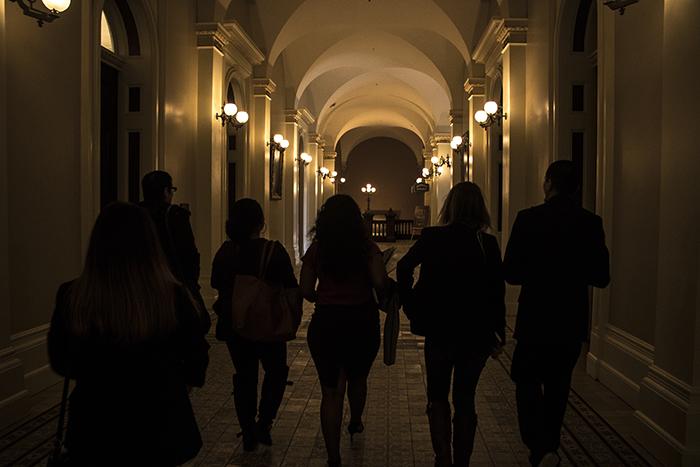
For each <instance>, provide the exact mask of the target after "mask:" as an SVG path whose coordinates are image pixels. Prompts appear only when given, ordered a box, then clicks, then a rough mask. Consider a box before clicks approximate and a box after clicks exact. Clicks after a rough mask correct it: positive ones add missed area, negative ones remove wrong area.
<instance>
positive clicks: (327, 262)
mask: <svg viewBox="0 0 700 467" xmlns="http://www.w3.org/2000/svg"><path fill="white" fill-rule="evenodd" d="M311 234H312V235H313V239H314V241H315V242H318V247H319V251H320V258H321V261H320V266H321V270H322V271H323V273H324V274H328V275H329V276H331V277H333V278H334V279H336V280H341V281H342V280H346V279H347V278H348V277H350V276H353V275H355V274H358V273H360V272H363V271H365V270H366V269H367V259H368V255H369V233H368V231H367V227H366V226H365V223H364V220H363V219H362V212H361V211H360V207H359V206H358V205H357V203H356V202H355V200H354V199H352V197H350V196H348V195H334V196H331V197H330V198H328V200H326V202H325V203H324V204H323V206H321V209H320V210H319V212H318V216H316V224H315V225H314V228H313V229H311Z"/></svg>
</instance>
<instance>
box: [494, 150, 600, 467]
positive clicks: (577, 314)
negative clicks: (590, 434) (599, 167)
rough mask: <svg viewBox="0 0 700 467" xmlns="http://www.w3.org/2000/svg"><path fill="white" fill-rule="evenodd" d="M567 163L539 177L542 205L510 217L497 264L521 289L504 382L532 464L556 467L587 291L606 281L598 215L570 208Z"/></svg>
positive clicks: (571, 178)
mask: <svg viewBox="0 0 700 467" xmlns="http://www.w3.org/2000/svg"><path fill="white" fill-rule="evenodd" d="M577 189H578V186H577V177H576V173H575V169H574V165H573V163H572V162H571V161H557V162H554V163H553V164H552V165H550V166H549V168H548V169H547V173H546V175H545V181H544V193H545V203H544V204H541V205H539V206H535V207H533V208H530V209H525V210H523V211H520V212H519V213H518V216H517V218H516V219H515V223H514V224H513V230H512V232H511V235H510V239H509V241H508V246H507V248H506V253H505V259H504V270H505V278H506V281H508V283H510V284H513V285H521V286H522V288H521V291H520V298H519V300H518V301H519V305H518V316H517V321H516V325H515V334H514V337H515V339H517V341H518V343H517V346H516V348H515V352H514V354H513V364H512V369H511V376H512V378H513V381H514V382H515V384H516V397H517V403H518V421H519V424H520V435H521V437H522V439H523V442H524V443H525V444H526V445H527V447H528V448H529V449H530V462H531V463H532V465H547V466H549V465H558V463H559V461H560V459H559V455H558V454H557V450H558V448H559V440H560V432H561V425H562V421H563V419H564V412H565V410H566V404H567V400H568V396H569V389H570V386H571V374H572V372H573V369H574V367H575V365H576V360H577V359H578V356H579V353H580V352H581V344H582V342H583V341H585V340H586V339H587V338H588V314H589V308H588V294H589V291H588V286H589V285H592V286H595V287H605V286H607V285H608V283H609V282H610V271H609V256H608V249H607V247H606V246H605V236H604V233H603V224H602V220H601V219H600V217H598V216H596V215H595V214H593V213H591V212H589V211H586V210H585V209H583V208H581V207H579V206H578V205H577V201H576V198H575V194H576V192H577Z"/></svg>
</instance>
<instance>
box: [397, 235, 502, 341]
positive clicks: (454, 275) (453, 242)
mask: <svg viewBox="0 0 700 467" xmlns="http://www.w3.org/2000/svg"><path fill="white" fill-rule="evenodd" d="M418 265H420V267H421V269H420V276H419V278H418V282H417V283H416V285H415V287H413V271H414V269H415V268H416V267H417V266H418ZM396 274H397V279H398V283H399V293H400V296H401V302H402V303H403V306H404V311H405V312H406V315H407V316H408V318H409V319H410V320H411V332H413V333H414V334H420V335H427V336H440V337H446V338H449V339H462V340H465V341H472V342H474V343H478V344H479V345H487V346H491V345H493V344H494V343H495V340H496V339H495V336H496V335H498V336H500V338H501V340H504V339H505V337H504V336H505V303H504V296H505V283H504V281H503V275H502V271H501V253H500V249H499V247H498V242H497V241H496V238H495V237H493V236H492V235H489V234H485V233H479V234H477V232H476V231H475V230H474V229H472V228H470V227H468V226H466V225H461V224H455V225H449V226H443V227H429V228H426V229H423V232H422V234H421V237H420V239H418V241H416V243H415V244H414V245H413V246H412V247H411V249H410V250H409V251H408V253H406V255H405V256H404V257H403V258H401V260H400V261H399V263H398V265H397V269H396Z"/></svg>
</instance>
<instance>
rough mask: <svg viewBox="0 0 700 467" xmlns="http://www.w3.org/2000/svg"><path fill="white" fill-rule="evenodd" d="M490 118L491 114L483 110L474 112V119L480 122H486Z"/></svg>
mask: <svg viewBox="0 0 700 467" xmlns="http://www.w3.org/2000/svg"><path fill="white" fill-rule="evenodd" d="M488 119H489V114H487V113H486V112H485V111H483V110H479V111H477V112H476V113H475V114H474V120H476V122H477V123H479V124H481V123H485V122H486V120H488Z"/></svg>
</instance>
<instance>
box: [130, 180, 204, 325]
mask: <svg viewBox="0 0 700 467" xmlns="http://www.w3.org/2000/svg"><path fill="white" fill-rule="evenodd" d="M141 189H142V190H143V201H142V202H141V203H140V206H141V207H143V208H145V209H146V210H147V211H148V213H149V214H150V215H151V218H152V219H153V222H154V223H155V225H156V231H157V232H158V238H160V242H161V247H162V248H163V251H164V252H165V256H166V258H167V260H168V266H169V267H170V270H171V271H172V273H173V275H174V276H175V277H176V278H177V279H178V280H179V281H180V282H182V283H183V284H184V285H185V286H186V287H187V288H188V289H189V290H190V292H191V293H192V296H193V297H194V298H195V300H197V302H198V303H199V305H200V312H201V314H202V319H203V320H204V321H205V323H204V324H205V326H206V328H207V329H209V326H210V325H211V322H210V321H209V314H208V313H207V312H206V306H205V304H204V300H203V299H202V295H201V293H200V287H199V251H197V245H195V241H194V233H193V232H192V226H191V225H190V212H189V211H188V210H187V209H184V208H181V207H180V206H177V205H174V204H172V201H173V196H174V194H175V192H176V191H177V188H176V187H174V186H173V179H172V177H171V176H170V174H169V173H167V172H164V171H162V170H155V171H153V172H149V173H147V174H146V175H144V177H143V179H142V180H141Z"/></svg>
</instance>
